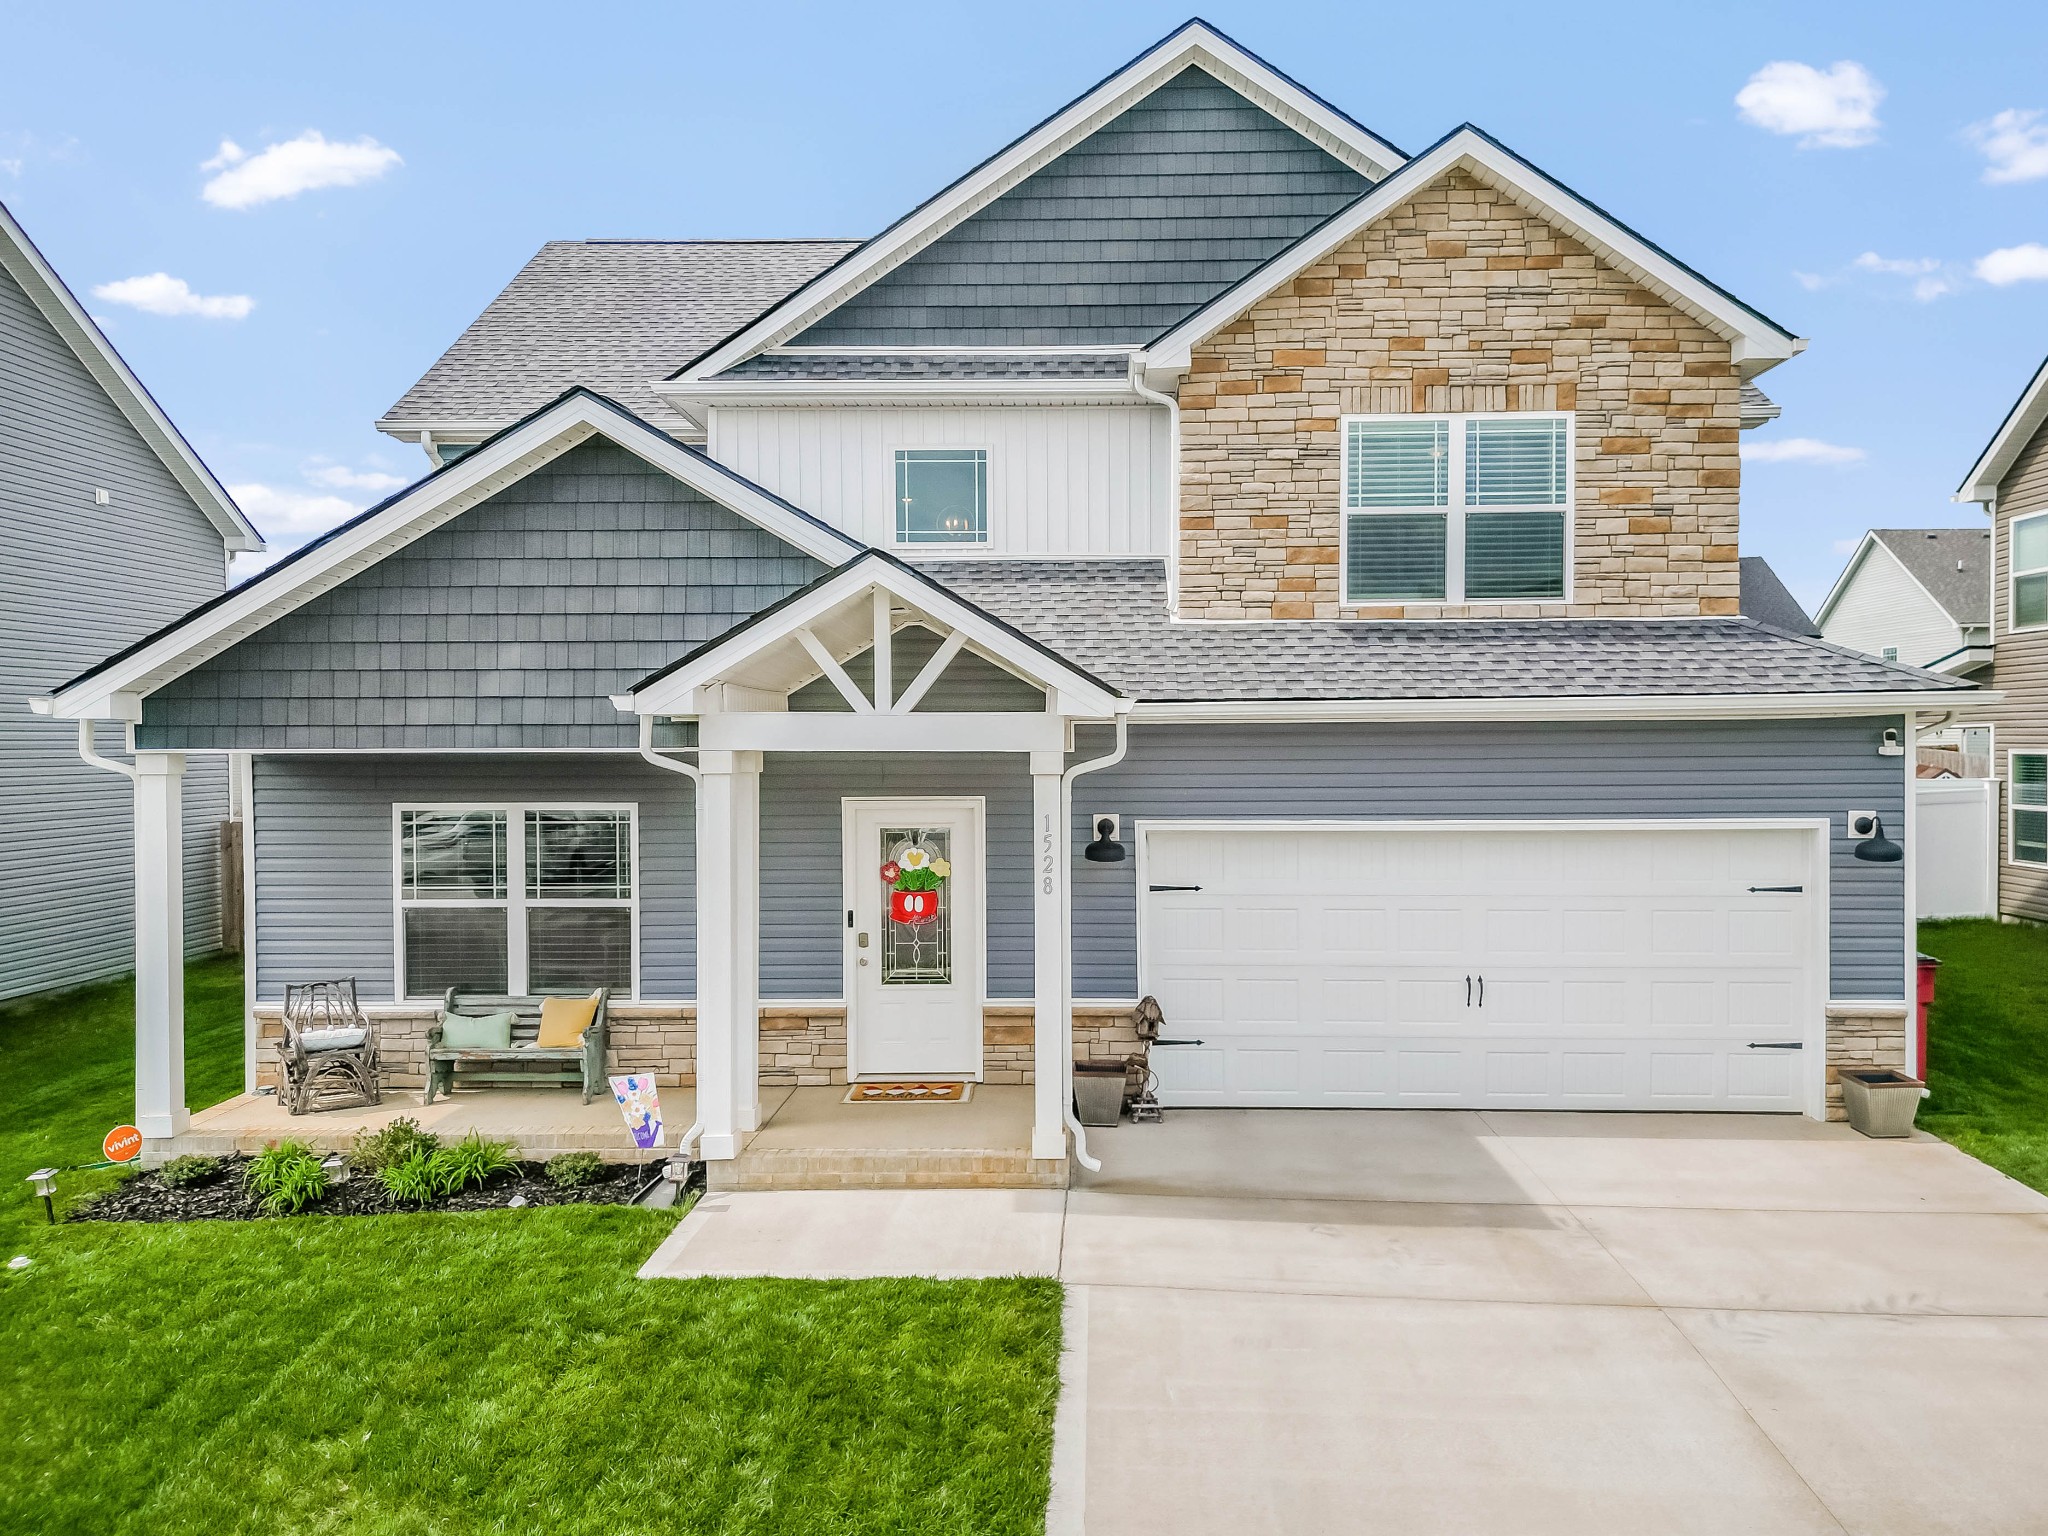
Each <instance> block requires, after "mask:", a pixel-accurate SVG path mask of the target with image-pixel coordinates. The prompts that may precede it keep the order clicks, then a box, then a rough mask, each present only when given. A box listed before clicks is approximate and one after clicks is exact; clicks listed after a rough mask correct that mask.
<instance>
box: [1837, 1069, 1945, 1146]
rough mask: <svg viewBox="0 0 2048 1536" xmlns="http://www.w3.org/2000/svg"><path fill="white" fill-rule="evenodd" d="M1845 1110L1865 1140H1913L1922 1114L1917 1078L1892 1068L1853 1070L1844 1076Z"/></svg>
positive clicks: (1843, 1096) (1850, 1122)
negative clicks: (1915, 1119)
mask: <svg viewBox="0 0 2048 1536" xmlns="http://www.w3.org/2000/svg"><path fill="white" fill-rule="evenodd" d="M1841 1079H1842V1107H1843V1108H1844V1109H1846V1110H1848V1112H1849V1124H1850V1125H1851V1126H1853V1127H1855V1128H1856V1129H1857V1130H1859V1131H1861V1132H1862V1133H1863V1134H1864V1135H1866V1136H1910V1135H1912V1134H1913V1117H1914V1116H1915V1115H1917V1114H1918V1113H1919V1112H1920V1090H1921V1088H1922V1087H1923V1086H1924V1085H1923V1084H1922V1083H1921V1081H1920V1080H1919V1079H1918V1078H1917V1077H1908V1076H1906V1074H1905V1073H1903V1072H1894V1071H1892V1070H1891V1069H1890V1068H1889V1067H1851V1068H1847V1069H1845V1070H1844V1071H1843V1072H1842V1074H1841Z"/></svg>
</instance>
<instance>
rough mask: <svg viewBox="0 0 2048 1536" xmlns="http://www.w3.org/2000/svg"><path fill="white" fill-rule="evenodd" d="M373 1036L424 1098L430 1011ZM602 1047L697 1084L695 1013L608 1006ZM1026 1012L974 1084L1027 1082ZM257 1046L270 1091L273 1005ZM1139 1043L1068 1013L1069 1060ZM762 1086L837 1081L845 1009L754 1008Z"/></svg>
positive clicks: (613, 1056)
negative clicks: (607, 1036) (606, 1044)
mask: <svg viewBox="0 0 2048 1536" xmlns="http://www.w3.org/2000/svg"><path fill="white" fill-rule="evenodd" d="M366 1011H367V1012H369V1013H370V1014H371V1015H372V1016H373V1017H374V1018H375V1019H376V1021H377V1027H378V1028H379V1030H381V1031H382V1041H381V1047H380V1050H381V1056H382V1060H383V1067H384V1084H385V1086H386V1087H387V1088H393V1089H411V1090H413V1091H414V1092H420V1091H424V1089H425V1088H426V1085H427V1030H428V1028H429V1027H430V1026H431V1025H432V1024H433V1022H434V1019H435V1017H436V1010H435V1009H433V1008H431V1007H425V1008H403V1007H400V1008H393V1007H389V1006H385V1007H375V1006H373V1007H370V1008H369V1009H367V1010H366ZM610 1017H611V1050H610V1061H609V1063H608V1065H609V1066H610V1068H611V1070H613V1071H615V1072H651V1073H653V1074H654V1077H655V1081H656V1082H657V1083H659V1084H660V1085H661V1086H662V1087H664V1088H674V1087H688V1086H691V1085H693V1084H694V1083H695V1082H696V1081H697V1023H696V1009H695V1008H693V1007H689V1006H684V1007H681V1008H674V1007H671V1008H659V1007H649V1006H642V1005H638V1004H631V1003H615V1004H613V1005H612V1007H611V1010H610ZM1031 1017H1032V1012H1031V1005H1030V1004H1029V1003H990V1004H989V1005H988V1006H987V1008H986V1010H985V1012H984V1015H983V1022H982V1042H983V1044H982V1051H983V1056H982V1081H983V1082H986V1083H1030V1082H1033V1081H1035V1078H1036V1074H1035V1073H1034V1071H1033V1066H1032V1042H1031ZM256 1021H257V1026H258V1029H259V1032H260V1035H261V1041H262V1043H261V1046H260V1048H259V1051H258V1054H257V1058H256V1083H257V1086H258V1087H270V1088H275V1087H277V1086H278V1084H279V1082H280V1080H281V1076H282V1069H283V1062H282V1059H281V1058H280V1057H279V1056H278V1054H277V1045H276V1042H277V1041H278V1040H280V1039H282V1038H283V1036H284V1025H283V1022H282V1018H281V1014H280V1011H279V1009H278V1008H277V1007H276V1005H274V1004H273V1005H270V1006H267V1007H260V1008H258V1009H257V1010H256ZM1137 1044H1138V1037H1137V1033H1136V1031H1135V1029H1134V1028H1133V1027H1132V1025H1131V1021H1130V1018H1129V1015H1128V1013H1127V1012H1126V1011H1124V1010H1120V1009H1108V1010H1104V1009H1087V1008H1077V1009H1076V1010H1075V1013H1074V1055H1075V1059H1076V1060H1080V1061H1089V1060H1109V1059H1115V1058H1117V1057H1120V1056H1125V1055H1128V1054H1130V1052H1132V1051H1134V1050H1136V1049H1137ZM760 1080H761V1084H762V1086H763V1087H789V1088H809V1087H824V1086H832V1085H836V1084H842V1083H844V1082H845V1081H846V1012H845V1010H844V1009H842V1008H833V1007H818V1008H804V1007H795V1008H793V1007H789V1006H787V1005H785V1004H779V1003H764V1004H763V1005H762V1008H761V1078H760Z"/></svg>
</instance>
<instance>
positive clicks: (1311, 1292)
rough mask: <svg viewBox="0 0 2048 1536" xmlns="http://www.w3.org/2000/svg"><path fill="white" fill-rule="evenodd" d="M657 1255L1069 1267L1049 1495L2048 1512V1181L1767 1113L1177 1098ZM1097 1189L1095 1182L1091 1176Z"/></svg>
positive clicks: (675, 1269)
mask: <svg viewBox="0 0 2048 1536" xmlns="http://www.w3.org/2000/svg"><path fill="white" fill-rule="evenodd" d="M1092 1140H1093V1149H1094V1150H1095V1151H1096V1152H1097V1153H1098V1154H1099V1155H1100V1156H1101V1157H1102V1158H1103V1161H1104V1164H1105V1167H1104V1171H1103V1172H1102V1173H1101V1174H1098V1175H1092V1176H1088V1175H1084V1176H1083V1182H1082V1183H1081V1184H1080V1186H1079V1187H1077V1188H1075V1189H1073V1190H1071V1191H1068V1192H1067V1193H1066V1195H1065V1196H1064V1200H1062V1197H1061V1196H1060V1195H1058V1194H1057V1193H1051V1194H1038V1193H1036V1192H1029V1191H1016V1192H1009V1191H944V1192H941V1191H903V1192H879V1191H873V1192H863V1193H861V1194H859V1195H856V1194H854V1193H851V1192H849V1193H835V1194H825V1195H796V1196H792V1195H729V1196H722V1197H714V1198H713V1199H712V1200H707V1201H706V1202H705V1203H704V1204H703V1205H702V1206H700V1207H699V1210H698V1211H697V1212H694V1213H692V1215H691V1216H690V1217H689V1218H688V1219H687V1220H686V1221H685V1222H684V1223H682V1225H681V1226H680V1227H679V1228H678V1229H677V1232H676V1233H675V1234H674V1236H673V1237H671V1239H670V1240H669V1242H667V1243H665V1244H664V1245H663V1247H662V1249H661V1251H660V1252H658V1253H657V1254H656V1255H655V1256H654V1258H653V1259H651V1260H650V1261H649V1263H648V1265H647V1268H646V1269H645V1270H644V1271H643V1273H646V1274H650V1275H655V1274H668V1275H681V1274H710V1273H719V1274H730V1273H753V1274H766V1273H775V1274H797V1275H804V1274H817V1275H831V1276H834V1277H840V1276H848V1275H860V1274H913V1273H916V1274H949V1275H970V1274H986V1273H1033V1274H1057V1275H1058V1276H1059V1277H1060V1278H1061V1279H1063V1280H1064V1281H1065V1282H1066V1283H1067V1286H1068V1357H1067V1360H1066V1362H1065V1367H1064V1372H1063V1374H1064V1387H1063V1392H1062V1399H1061V1406H1060V1417H1059V1423H1058V1426H1057V1431H1056V1437H1055V1438H1056V1445H1055V1451H1054V1483H1055V1490H1054V1502H1053V1509H1052V1512H1051V1518H1050V1524H1049V1530H1050V1531H1051V1532H1052V1533H1054V1536H1060V1533H1063V1532H1073V1531H1079V1530H1083V1529H1085V1530H1087V1531H1089V1532H1093V1533H1097V1536H1104V1533H1121V1532H1153V1531H1159V1532H1167V1531H1172V1532H1188V1533H1193V1532H1212V1531H1213V1532H1276V1533H1277V1532H1282V1531H1285V1532H1290V1533H1298V1532H1301V1531H1317V1532H1324V1531H1329V1532H1350V1531H1359V1532H1367V1531H1374V1532H1376V1531H1386V1532H1400V1533H1403V1536H1420V1533H1432V1532H1457V1533H1461V1536H1462V1533H1468V1532H1473V1531H1487V1532H1495V1533H1549V1532H1557V1533H1560V1536H1563V1533H1571V1536H1600V1533H1608V1532H1613V1533H1629V1536H1636V1533H1643V1532H1658V1533H1673V1536H1679V1533H1695V1532H1697V1533H1702V1536H1705V1533H1714V1536H1721V1533H1729V1536H1774V1533H1778V1532H1801V1533H1803V1532H1842V1531H1848V1532H1854V1533H1857V1536H1866V1533H1867V1536H1894V1533H1896V1536H1930V1533H1946V1532H1955V1533H1957V1536H1962V1533H1969V1536H1990V1533H1996V1532H2010V1533H2022V1532H2025V1533H2040V1532H2044V1531H2048V1457H2043V1456H2042V1455H2041V1454H2040V1447H2041V1446H2043V1445H2048V1391H2044V1389H2043V1384H2044V1383H2048V1198H2043V1197H2042V1196H2040V1195H2037V1194H2035V1193H2034V1192H2033V1191H2031V1190H2028V1189H2026V1188H2024V1187H2022V1186H2020V1185H2018V1184H2015V1183H2013V1182H2012V1181H2010V1180H2008V1179H2005V1178H2003V1177H2002V1176H2000V1175H1998V1174H1996V1173H1994V1172H1992V1171H1991V1170H1990V1169H1988V1168H1986V1167H1984V1166H1983V1165H1982V1164H1979V1163H1977V1162H1975V1161H1973V1160H1972V1159H1969V1158H1967V1157H1964V1156H1963V1155H1962V1154H1961V1153H1958V1152H1956V1151H1955V1150H1954V1149H1952V1148H1950V1147H1948V1146H1946V1145H1944V1144H1942V1143H1940V1142H1937V1141H1934V1140H1932V1139H1931V1138H1915V1139H1914V1140H1912V1141H1910V1142H1873V1141H1866V1140H1864V1139H1863V1138H1861V1137H1859V1136H1856V1135H1855V1134H1854V1133H1853V1132H1850V1131H1848V1130H1847V1129H1846V1128H1844V1127H1840V1126H1822V1125H1815V1124H1813V1123H1812V1122H1809V1121H1803V1120H1790V1119H1782V1118H1765V1117H1721V1116H1645V1115H1628V1116H1595V1115H1584V1116H1581V1115H1518V1114H1465V1113H1453V1112H1445V1113H1389V1112H1353V1113H1344V1112H1324V1113H1309V1112H1277V1111H1226V1110H1216V1111H1180V1112H1177V1113H1175V1114H1173V1115H1172V1116H1171V1117H1170V1118H1169V1120H1168V1122H1167V1123H1166V1124H1165V1125H1163V1126H1130V1125H1126V1126H1120V1127H1118V1128H1117V1129H1115V1130H1113V1131H1098V1132H1096V1133H1095V1134H1094V1137H1093V1139H1092ZM1062 1205H1063V1209H1062V1208H1061V1207H1062Z"/></svg>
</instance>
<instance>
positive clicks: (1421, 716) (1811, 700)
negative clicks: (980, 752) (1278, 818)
mask: <svg viewBox="0 0 2048 1536" xmlns="http://www.w3.org/2000/svg"><path fill="white" fill-rule="evenodd" d="M1963 697H1967V698H1968V699H1969V700H1970V702H1971V704H1972V705H1973V706H1988V705H1993V704H1999V703H2003V702H2004V700H2005V695H2004V694H2003V693H2002V692H2000V691H1999V690H1997V689H1995V688H1969V689H1951V688H1926V689H1916V690H1912V691H1905V690H1900V691H1896V692H1892V691H1887V692H1882V693H1880V692H1874V691H1873V692H1870V693H1761V694H1759V693H1742V694H1737V693H1726V694H1632V695H1627V696H1621V697H1612V698H1601V697H1597V696H1593V697H1588V696H1580V697H1572V698H1550V699H1545V698H1519V699H1213V700H1186V701H1176V702H1143V703H1139V704H1137V705H1135V706H1134V707H1133V708H1132V711H1131V714H1132V718H1133V719H1135V720H1137V721H1138V722H1139V723H1140V724H1145V723H1156V724H1166V723H1173V724H1181V725H1231V724H1247V723H1264V724H1277V723H1282V722H1297V723H1313V722H1319V721H1361V722H1364V721H1407V720H1796V719H1811V718H1829V717H1837V716H1860V715H1896V714H1901V713H1904V712H1905V711H1908V710H1913V711H1920V710H1926V709H1930V708H1939V707H1940V703H1941V701H1946V700H1949V699H1956V698H1963Z"/></svg>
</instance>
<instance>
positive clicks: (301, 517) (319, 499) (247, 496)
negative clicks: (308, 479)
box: [228, 480, 362, 544]
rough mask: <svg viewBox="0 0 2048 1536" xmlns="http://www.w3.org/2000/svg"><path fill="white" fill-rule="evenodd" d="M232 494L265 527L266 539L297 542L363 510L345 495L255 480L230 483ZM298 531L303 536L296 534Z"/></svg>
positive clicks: (243, 508) (258, 524)
mask: <svg viewBox="0 0 2048 1536" xmlns="http://www.w3.org/2000/svg"><path fill="white" fill-rule="evenodd" d="M228 494H229V495H230V496H232V497H234V498H235V505H236V506H238V507H240V508H241V509H242V510H243V511H244V512H246V513H248V514H249V520H250V521H251V522H253V523H255V525H256V526H257V527H258V528H260V529H262V530H263V536H264V538H265V539H266V540H276V541H278V542H287V541H288V542H290V543H293V544H298V543H301V542H303V540H304V538H307V537H311V536H312V535H313V534H316V533H325V532H326V531H327V530H328V529H330V528H332V527H333V526H334V525H335V524H336V523H340V522H346V521H347V520H348V519H349V518H351V517H354V516H355V515H356V513H358V512H360V511H361V510H362V508H361V507H360V506H358V505H357V504H356V503H355V502H354V501H351V500H350V499H349V498H347V497H345V496H328V495H322V494H320V493H319V492H317V491H292V490H282V489H280V488H278V487H276V486H272V485H264V484H262V483H261V482H258V481H254V480H252V481H248V482H246V483H244V484H242V485H231V486H229V487H228ZM295 534H296V535H299V536H300V537H297V538H294V537H293V535H295Z"/></svg>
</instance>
